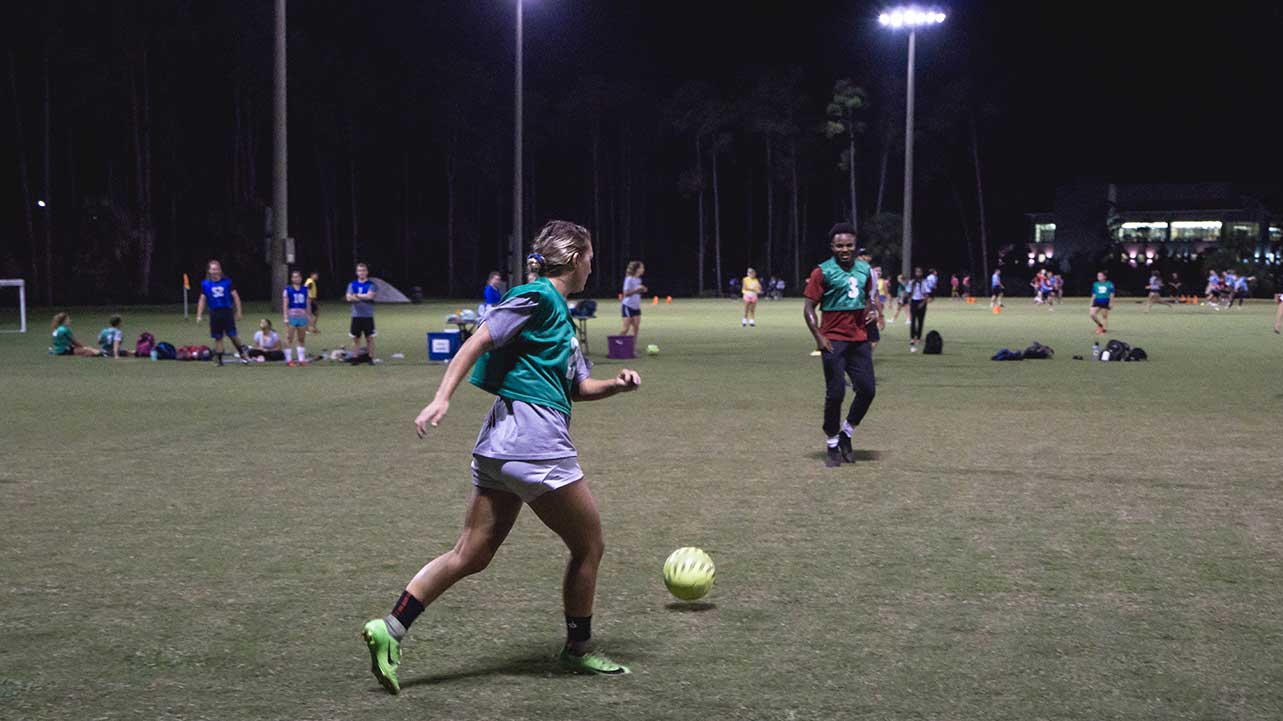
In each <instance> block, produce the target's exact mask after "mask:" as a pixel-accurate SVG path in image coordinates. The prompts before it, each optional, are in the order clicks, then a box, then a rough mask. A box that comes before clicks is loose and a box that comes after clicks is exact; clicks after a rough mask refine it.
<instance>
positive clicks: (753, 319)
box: [740, 268, 762, 327]
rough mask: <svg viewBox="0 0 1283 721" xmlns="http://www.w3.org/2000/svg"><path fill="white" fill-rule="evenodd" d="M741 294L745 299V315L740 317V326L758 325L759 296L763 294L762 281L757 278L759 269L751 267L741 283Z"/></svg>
mask: <svg viewBox="0 0 1283 721" xmlns="http://www.w3.org/2000/svg"><path fill="white" fill-rule="evenodd" d="M740 294H741V297H743V299H744V316H743V317H742V318H740V327H744V326H746V325H747V326H754V327H756V326H757V297H758V296H759V295H761V294H762V281H760V280H758V279H757V271H756V270H754V269H752V268H749V269H748V270H747V271H746V272H745V273H744V280H743V281H741V283H740Z"/></svg>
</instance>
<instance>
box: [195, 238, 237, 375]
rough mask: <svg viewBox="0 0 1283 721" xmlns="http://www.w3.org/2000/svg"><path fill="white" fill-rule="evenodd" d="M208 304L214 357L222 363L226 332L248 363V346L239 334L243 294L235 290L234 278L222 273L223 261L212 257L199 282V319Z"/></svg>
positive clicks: (197, 303)
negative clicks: (238, 323) (237, 329)
mask: <svg viewBox="0 0 1283 721" xmlns="http://www.w3.org/2000/svg"><path fill="white" fill-rule="evenodd" d="M206 308H209V337H210V338H213V339H214V359H215V360H216V361H218V365H220V366H221V365H223V336H227V337H228V338H229V339H231V341H232V345H233V346H235V347H236V353H237V355H238V356H239V358H240V361H241V363H248V362H249V358H248V356H247V354H246V353H247V351H248V349H247V348H246V347H245V344H244V343H241V339H240V338H239V337H238V336H237V335H236V321H238V320H240V319H241V296H240V294H239V293H237V292H236V285H235V284H234V283H232V279H231V278H228V277H226V276H224V275H223V264H222V263H220V262H218V261H217V260H211V261H209V265H208V266H206V268H205V280H202V281H201V282H200V297H199V298H198V299H197V301H196V322H197V323H199V322H200V319H201V316H203V315H204V314H205V309H206Z"/></svg>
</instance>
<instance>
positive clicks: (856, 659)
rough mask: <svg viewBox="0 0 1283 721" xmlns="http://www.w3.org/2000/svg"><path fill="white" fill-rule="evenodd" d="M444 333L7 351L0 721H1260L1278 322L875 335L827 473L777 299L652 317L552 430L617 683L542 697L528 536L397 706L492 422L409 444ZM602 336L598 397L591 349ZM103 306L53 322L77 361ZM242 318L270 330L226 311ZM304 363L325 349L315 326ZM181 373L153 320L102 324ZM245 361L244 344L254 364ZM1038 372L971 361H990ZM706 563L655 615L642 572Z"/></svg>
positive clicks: (0, 516) (337, 319) (460, 413)
mask: <svg viewBox="0 0 1283 721" xmlns="http://www.w3.org/2000/svg"><path fill="white" fill-rule="evenodd" d="M455 307H457V304H453V305H452V304H432V305H425V306H407V307H400V308H392V307H380V308H379V310H378V327H379V332H380V335H379V343H380V347H379V350H380V354H381V355H383V356H385V357H387V356H390V354H392V353H394V352H403V353H405V354H406V355H407V359H406V360H404V361H395V360H389V361H388V362H387V363H385V364H384V365H382V366H378V367H369V366H363V367H348V366H341V365H330V364H321V365H318V366H316V367H312V368H306V369H292V368H285V367H283V366H279V365H277V366H272V367H250V368H243V367H225V368H221V369H219V368H215V367H213V366H212V365H210V364H202V363H173V362H170V363H152V362H150V361H145V360H128V361H105V360H80V359H71V358H51V357H49V356H48V355H46V353H45V348H46V346H47V344H48V336H47V331H46V330H45V326H44V324H45V323H47V316H48V315H50V313H49V312H47V311H45V310H37V311H33V314H32V322H33V332H31V333H29V334H28V335H26V336H17V335H0V381H2V382H0V398H2V399H3V409H4V410H3V433H2V434H0V453H2V454H3V457H4V463H3V465H2V466H0V528H3V529H4V531H3V534H4V535H3V538H4V544H3V546H0V718H6V719H8V718H12V719H35V718H69V719H89V718H127V719H133V718H137V719H144V718H146V719H153V718H193V719H194V718H208V719H278V718H279V719H339V718H341V719H360V718H370V719H376V718H377V719H401V718H404V719H501V718H502V719H606V718H626V719H683V720H687V719H781V720H785V719H823V718H870V719H905V718H912V719H918V718H921V719H961V718H986V719H1013V720H1016V719H1019V720H1021V721H1025V720H1027V719H1105V718H1118V719H1174V718H1190V719H1267V718H1279V717H1280V716H1281V715H1283V666H1281V665H1280V663H1279V651H1280V648H1281V647H1283V635H1281V634H1283V602H1281V601H1280V599H1279V589H1280V587H1281V586H1283V570H1281V568H1283V566H1281V561H1283V528H1280V523H1281V521H1280V519H1283V501H1281V498H1283V493H1280V491H1281V490H1283V488H1281V486H1283V473H1281V472H1280V466H1279V457H1280V452H1279V424H1280V420H1281V418H1283V415H1281V414H1280V401H1281V400H1283V389H1281V386H1280V383H1279V371H1280V367H1281V364H1283V340H1281V339H1280V338H1279V337H1278V336H1275V335H1274V334H1273V333H1271V332H1270V330H1269V326H1270V319H1271V314H1272V312H1273V306H1272V304H1265V303H1258V304H1253V305H1249V306H1248V307H1247V308H1245V309H1242V310H1239V309H1235V310H1233V311H1230V312H1221V313H1216V312H1213V311H1210V310H1208V309H1205V308H1191V307H1180V308H1167V307H1163V308H1156V309H1155V310H1154V312H1153V313H1151V314H1149V315H1144V314H1142V313H1141V312H1140V308H1139V306H1138V305H1136V304H1135V303H1132V302H1130V301H1127V302H1120V303H1119V309H1118V310H1117V311H1116V312H1115V316H1114V319H1113V324H1112V325H1113V330H1114V332H1113V336H1115V337H1119V338H1121V339H1123V340H1126V341H1128V342H1130V343H1132V344H1133V345H1140V346H1143V347H1144V348H1145V349H1146V350H1147V351H1148V352H1149V355H1150V358H1151V360H1150V362H1148V363H1143V364H1130V363H1129V364H1122V363H1113V364H1101V363H1095V364H1093V363H1091V362H1089V361H1074V360H1071V359H1070V356H1071V355H1072V354H1074V353H1080V354H1085V355H1089V354H1090V346H1091V343H1092V340H1093V336H1092V334H1091V332H1090V330H1091V326H1090V324H1089V322H1088V321H1087V319H1086V305H1085V303H1084V302H1083V301H1081V300H1079V301H1073V302H1070V303H1069V304H1067V305H1065V306H1062V307H1060V308H1058V309H1057V310H1056V311H1055V312H1047V311H1046V310H1045V309H1042V308H1034V307H1032V306H1031V305H1030V304H1029V301H1027V300H1016V301H1013V302H1012V303H1010V304H1009V306H1008V309H1007V312H1005V313H1003V314H1002V315H999V316H994V315H992V314H990V313H989V312H988V309H987V308H986V307H985V305H984V303H983V302H982V303H981V304H979V305H976V306H965V305H962V304H957V303H952V302H950V301H947V300H945V301H939V302H937V303H935V304H933V306H932V307H931V310H930V313H929V315H928V323H927V326H928V328H937V329H939V330H940V331H941V332H942V333H943V334H944V339H945V353H944V355H942V356H939V357H924V356H922V355H921V354H914V355H910V354H909V353H908V348H907V341H906V338H907V328H906V326H904V325H902V324H901V325H896V326H894V327H893V328H891V329H888V331H887V332H886V334H885V337H884V341H883V344H882V345H881V346H880V347H879V348H878V350H877V353H876V362H877V374H878V381H879V388H878V397H877V400H876V401H875V402H874V405H873V408H872V411H871V412H870V414H869V416H868V418H867V420H866V423H865V424H864V425H863V426H861V428H860V432H859V434H858V436H857V439H856V446H857V449H859V452H860V454H859V461H858V462H857V463H856V464H855V465H851V466H845V467H843V468H841V469H837V470H828V469H825V468H824V467H823V461H822V453H821V450H822V443H823V441H822V437H821V433H820V431H819V427H818V426H819V422H820V418H819V415H820V409H821V405H822V394H823V383H822V379H821V374H820V368H819V361H818V359H815V358H811V357H809V355H808V353H809V351H810V350H811V345H810V342H809V337H808V336H807V334H806V332H805V330H804V328H803V326H802V322H801V312H800V308H801V306H800V303H799V302H798V301H796V300H787V301H783V302H778V303H769V302H763V303H762V304H761V308H760V312H759V326H758V327H757V328H756V329H741V328H740V326H739V311H738V307H737V305H735V304H732V303H730V302H727V301H690V300H677V301H676V302H675V303H674V305H672V306H665V305H661V306H659V307H654V306H651V305H646V306H645V312H644V315H643V322H642V338H641V344H642V345H643V346H644V345H645V344H647V343H657V344H658V345H660V347H661V349H662V352H661V354H660V355H659V356H657V357H653V358H652V357H642V358H640V359H638V360H636V361H633V362H630V363H629V365H632V366H634V367H636V368H638V369H639V370H640V372H641V373H642V376H643V384H642V388H641V390H640V391H639V392H637V393H634V394H631V395H627V396H623V397H618V398H615V399H611V400H609V401H605V402H602V403H596V404H583V405H580V406H577V408H576V411H575V417H574V427H573V432H574V435H575V438H576V441H577V443H578V445H579V448H580V451H581V460H582V463H583V465H584V467H585V469H586V470H587V472H588V478H589V482H590V483H591V484H592V487H593V489H594V492H595V493H596V494H597V496H598V498H599V500H600V503H601V506H602V513H603V516H604V523H605V529H606V535H607V552H606V558H605V561H604V564H603V568H602V573H601V578H600V588H599V594H598V608H597V613H596V618H595V623H594V628H595V630H596V634H597V637H598V639H599V640H600V642H601V644H602V645H603V646H604V648H605V649H606V650H607V651H608V652H609V653H611V654H612V655H613V656H615V657H616V658H617V659H618V660H620V661H623V662H625V663H628V664H630V665H632V666H633V668H634V671H635V672H634V674H633V675H631V676H628V677H624V678H582V677H575V676H567V675H564V674H562V673H561V672H559V671H558V670H557V668H556V666H555V663H554V661H553V656H554V654H555V652H556V650H557V648H558V646H559V643H560V640H561V635H562V628H561V625H562V624H561V615H560V592H559V583H560V574H561V565H562V563H563V561H564V552H563V550H562V548H561V547H560V544H559V542H558V541H557V540H556V539H555V538H554V537H553V536H552V535H551V534H550V533H548V532H547V531H546V530H545V529H543V528H542V526H541V525H540V524H539V523H538V521H537V520H536V519H535V518H534V517H533V515H531V514H529V513H527V514H524V515H523V517H522V518H521V520H520V521H519V522H518V524H517V528H516V529H515V530H514V532H513V534H512V536H511V537H510V539H509V541H508V543H507V544H506V545H505V546H504V548H503V550H502V551H501V552H500V553H499V555H498V557H497V558H496V560H495V563H494V564H493V565H492V566H491V568H490V569H488V570H487V571H486V572H485V573H483V574H481V575H480V576H477V577H474V578H471V579H468V580H466V581H464V582H463V583H461V584H460V585H459V586H457V587H456V588H455V589H453V590H452V591H451V592H450V593H448V594H447V595H446V596H444V597H443V598H442V599H441V600H440V602H438V603H437V604H436V605H434V606H432V607H431V608H429V610H428V611H427V612H426V613H425V614H424V615H423V617H422V618H421V619H420V621H419V623H418V624H417V625H416V626H415V627H414V629H413V630H412V633H411V637H410V641H409V643H408V645H407V647H406V656H405V663H404V664H403V665H402V671H401V679H402V683H403V685H404V687H405V688H404V690H403V692H402V694H401V695H400V696H399V697H389V696H387V695H385V694H384V693H383V692H382V690H380V689H379V686H378V684H377V683H376V682H375V681H374V679H373V678H372V677H371V676H370V675H369V672H368V665H369V662H368V657H367V656H366V653H365V650H364V646H363V644H362V642H361V640H360V638H359V630H360V627H361V624H362V623H363V622H364V621H365V620H366V619H368V618H371V617H376V616H381V615H383V614H384V613H386V612H387V610H388V608H389V607H390V605H391V604H392V602H393V601H394V600H395V599H396V597H397V594H398V592H399V591H400V588H401V587H402V585H403V584H404V583H405V581H406V580H407V579H408V578H409V577H410V576H411V575H412V574H413V573H414V572H415V571H416V570H417V569H418V568H419V566H420V565H421V564H422V563H423V562H425V561H426V560H428V559H430V558H431V557H432V556H433V555H435V554H436V553H438V552H440V551H442V550H444V549H446V548H448V547H449V546H450V545H451V544H452V543H453V541H454V539H455V536H456V533H457V530H458V526H459V523H460V520H461V516H462V511H463V504H464V501H465V499H466V497H467V494H468V488H469V480H468V479H469V473H468V460H469V457H468V453H469V451H470V449H471V446H472V442H473V440H474V438H475V434H476V431H477V427H478V425H479V422H480V420H481V418H482V415H483V413H484V412H485V409H486V408H487V407H488V405H489V403H490V399H489V398H488V397H487V396H485V395H484V394H483V393H481V392H480V391H477V390H475V389H472V388H470V387H464V388H463V389H461V391H460V392H459V394H458V395H457V396H456V399H455V402H454V403H453V404H452V406H451V409H450V415H449V416H448V418H447V419H446V421H445V423H444V424H443V425H442V426H441V428H439V429H437V430H436V431H435V432H434V433H433V434H432V435H431V436H430V437H429V438H428V439H427V440H425V441H418V440H416V439H415V437H414V433H413V430H412V427H411V421H412V419H413V417H414V416H415V414H416V413H417V412H418V410H419V409H420V408H421V407H422V406H423V404H424V403H426V401H427V400H428V399H429V398H430V396H431V394H432V392H433V390H434V389H435V386H436V383H437V381H438V380H439V378H440V377H441V373H442V367H441V366H429V365H427V364H425V362H424V357H425V348H424V336H423V333H424V331H426V330H437V329H440V328H441V326H442V323H441V319H442V317H443V315H444V314H445V313H446V312H447V311H448V310H453V309H454V308H455ZM613 309H614V303H609V302H603V304H602V315H603V318H600V319H598V320H596V321H594V322H593V327H592V347H593V350H594V351H595V356H594V358H595V360H596V361H597V368H596V371H595V375H598V376H604V375H609V374H612V373H614V372H616V371H617V370H618V369H619V368H620V367H621V366H622V364H621V363H619V362H616V361H608V360H605V359H604V358H603V357H602V354H603V353H604V350H605V342H604V340H605V339H604V336H605V334H606V333H607V332H614V331H615V330H617V328H618V319H617V318H615V317H614V313H613ZM111 310H113V309H73V316H74V318H75V325H74V327H75V329H76V330H77V332H78V335H79V336H80V337H81V338H82V339H84V340H86V341H89V340H92V339H93V338H94V337H95V336H96V334H97V330H98V329H99V328H100V327H101V324H102V322H103V320H104V319H105V316H106V315H107V314H108V313H109V312H110V311H111ZM251 310H252V312H251V313H247V317H246V319H245V320H244V321H242V325H243V326H244V327H245V328H246V329H252V327H253V323H252V320H253V319H254V318H256V317H258V316H259V315H262V314H263V313H264V312H265V309H264V308H261V307H260V308H251ZM325 311H326V312H325V313H324V314H323V315H322V317H321V327H322V329H323V330H324V331H325V332H324V334H323V335H321V336H320V337H319V338H316V339H313V342H312V343H311V344H310V345H311V347H313V348H317V347H333V346H334V345H335V343H336V342H337V339H338V338H340V336H341V333H340V332H339V331H342V330H344V329H345V328H346V322H345V318H343V317H342V316H343V315H344V314H343V313H342V311H341V309H340V307H339V306H336V305H335V304H329V305H328V306H327V308H326V309H325ZM143 329H148V330H151V331H152V332H154V333H155V334H156V335H157V337H158V338H160V339H162V340H169V341H171V342H174V343H175V344H176V345H181V344H184V343H188V342H200V341H201V338H202V336H203V333H202V331H201V330H200V329H198V328H196V327H194V325H193V324H190V323H186V324H185V323H183V322H182V321H181V319H180V318H179V316H178V315H177V314H176V312H175V311H174V310H173V309H172V308H165V309H125V331H126V335H127V338H128V339H129V341H130V344H131V345H132V341H133V339H134V338H135V337H136V336H137V333H138V332H139V331H140V330H143ZM246 335H249V333H248V332H247V333H246ZM1032 340H1039V341H1041V342H1043V343H1045V344H1049V345H1051V346H1053V347H1054V348H1055V349H1056V351H1057V354H1056V358H1055V359H1054V360H1050V361H1025V362H1022V363H994V362H990V361H989V360H988V357H989V356H990V355H991V354H992V353H993V352H994V351H995V350H996V349H997V348H998V347H1000V346H1010V347H1019V348H1023V347H1024V346H1026V345H1028V343H1029V342H1030V341H1032ZM683 545H695V546H700V547H702V548H704V549H706V550H707V551H709V553H711V554H712V556H713V557H714V559H715V560H716V562H717V564H718V574H717V584H716V586H715V588H714V589H713V592H712V594H710V596H709V597H708V599H707V601H708V605H706V606H694V607H692V606H685V605H680V604H675V603H673V599H672V598H671V597H669V596H668V595H667V594H666V592H665V590H664V588H663V584H662V580H661V577H660V567H661V564H662V562H663V559H664V558H665V556H666V555H667V554H668V553H669V552H670V551H671V550H672V549H674V548H676V547H678V546H683Z"/></svg>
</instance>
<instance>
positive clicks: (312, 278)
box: [303, 271, 321, 333]
mask: <svg viewBox="0 0 1283 721" xmlns="http://www.w3.org/2000/svg"><path fill="white" fill-rule="evenodd" d="M320 278H321V274H320V273H317V272H316V271H312V272H311V274H310V275H308V276H307V282H305V283H303V285H305V286H307V302H308V310H310V311H311V312H312V325H311V327H309V328H308V329H307V332H308V333H320V332H321V330H320V329H319V328H317V327H316V319H317V317H318V316H320V315H321V306H320V305H319V304H318V303H317V302H316V297H317V291H316V281H318V280H320Z"/></svg>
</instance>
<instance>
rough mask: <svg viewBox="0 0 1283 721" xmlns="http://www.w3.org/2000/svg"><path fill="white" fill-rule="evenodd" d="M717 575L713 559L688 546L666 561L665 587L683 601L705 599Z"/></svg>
mask: <svg viewBox="0 0 1283 721" xmlns="http://www.w3.org/2000/svg"><path fill="white" fill-rule="evenodd" d="M716 574H717V569H716V567H714V566H713V559H712V558H711V557H710V556H709V555H708V554H707V553H704V552H703V551H702V550H700V549H698V548H694V547H691V546H686V547H683V548H679V549H677V550H676V551H673V552H672V553H671V554H670V555H669V556H668V560H666V561H664V585H665V586H667V587H668V592H669V593H671V594H673V595H674V596H676V597H677V598H679V599H681V600H682V601H696V600H699V599H701V598H703V597H704V596H705V595H706V594H707V593H708V591H709V589H711V588H712V587H713V577H714V576H715V575H716Z"/></svg>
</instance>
